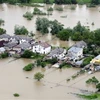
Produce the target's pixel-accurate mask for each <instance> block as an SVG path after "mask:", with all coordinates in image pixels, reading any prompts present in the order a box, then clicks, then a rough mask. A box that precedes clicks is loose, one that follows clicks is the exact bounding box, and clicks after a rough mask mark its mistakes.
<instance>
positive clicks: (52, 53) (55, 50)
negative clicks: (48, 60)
mask: <svg viewBox="0 0 100 100" xmlns="http://www.w3.org/2000/svg"><path fill="white" fill-rule="evenodd" d="M63 52H64V49H63V48H56V49H54V50H52V51H51V52H50V54H48V56H49V57H50V56H53V55H55V54H57V55H60V54H62V53H63Z"/></svg>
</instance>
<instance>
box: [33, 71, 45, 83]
mask: <svg viewBox="0 0 100 100" xmlns="http://www.w3.org/2000/svg"><path fill="white" fill-rule="evenodd" d="M42 78H44V74H42V73H41V72H38V73H36V74H35V75H34V79H36V80H37V81H40V80H41V79H42Z"/></svg>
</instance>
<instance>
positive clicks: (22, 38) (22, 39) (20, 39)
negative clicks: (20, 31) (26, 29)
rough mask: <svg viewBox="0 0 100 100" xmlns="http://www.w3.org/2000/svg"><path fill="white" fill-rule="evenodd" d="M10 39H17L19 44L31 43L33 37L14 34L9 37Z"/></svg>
mask: <svg viewBox="0 0 100 100" xmlns="http://www.w3.org/2000/svg"><path fill="white" fill-rule="evenodd" d="M10 41H18V42H19V43H20V44H21V43H23V42H27V43H31V41H33V38H31V37H29V36H26V35H14V36H12V37H11V39H10Z"/></svg>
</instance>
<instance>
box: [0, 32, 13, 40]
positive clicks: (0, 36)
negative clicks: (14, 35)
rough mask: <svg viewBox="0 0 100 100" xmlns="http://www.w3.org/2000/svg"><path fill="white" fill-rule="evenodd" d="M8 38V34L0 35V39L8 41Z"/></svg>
mask: <svg viewBox="0 0 100 100" xmlns="http://www.w3.org/2000/svg"><path fill="white" fill-rule="evenodd" d="M10 38H11V36H10V35H8V34H2V35H0V41H9V39H10Z"/></svg>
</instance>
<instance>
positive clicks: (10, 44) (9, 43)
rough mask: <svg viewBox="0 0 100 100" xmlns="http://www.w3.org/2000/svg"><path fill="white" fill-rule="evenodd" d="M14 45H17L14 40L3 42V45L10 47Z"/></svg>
mask: <svg viewBox="0 0 100 100" xmlns="http://www.w3.org/2000/svg"><path fill="white" fill-rule="evenodd" d="M16 45H17V43H16V42H8V43H7V44H5V46H4V47H8V48H12V47H14V46H16Z"/></svg>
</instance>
